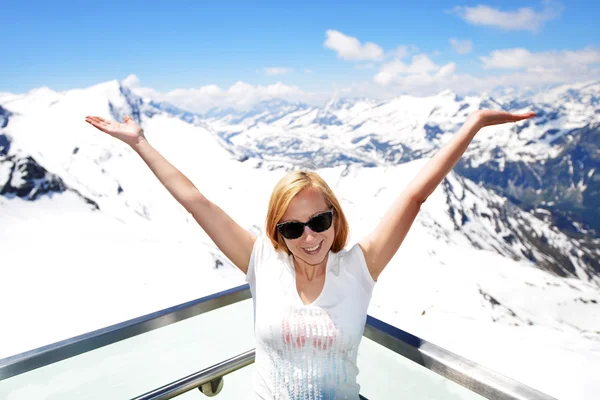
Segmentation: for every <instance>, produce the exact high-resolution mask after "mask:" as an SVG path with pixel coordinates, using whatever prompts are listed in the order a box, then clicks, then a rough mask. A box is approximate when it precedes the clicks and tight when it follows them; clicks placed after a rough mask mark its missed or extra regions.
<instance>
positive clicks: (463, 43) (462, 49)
mask: <svg viewBox="0 0 600 400" xmlns="http://www.w3.org/2000/svg"><path fill="white" fill-rule="evenodd" d="M448 42H450V44H451V45H452V48H453V49H454V51H456V52H457V53H458V54H468V53H470V52H471V51H472V50H473V42H471V41H470V40H458V39H456V38H450V39H449V40H448Z"/></svg>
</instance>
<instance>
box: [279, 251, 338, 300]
mask: <svg viewBox="0 0 600 400" xmlns="http://www.w3.org/2000/svg"><path fill="white" fill-rule="evenodd" d="M334 257H335V256H334V253H333V252H332V251H331V250H329V253H328V254H327V264H326V265H325V282H323V288H322V289H321V293H319V295H318V296H317V298H316V299H314V300H313V301H312V302H311V303H308V304H304V302H303V301H302V298H301V297H300V293H298V288H297V286H296V269H295V268H294V255H293V254H290V255H289V256H288V268H289V270H290V273H291V274H292V290H293V292H294V297H295V299H296V301H297V302H298V303H299V304H300V305H301V306H302V307H311V306H314V305H316V303H317V302H318V301H319V300H320V299H321V297H323V295H324V293H325V289H327V282H329V270H330V269H331V268H330V265H331V262H332V259H333V258H334Z"/></svg>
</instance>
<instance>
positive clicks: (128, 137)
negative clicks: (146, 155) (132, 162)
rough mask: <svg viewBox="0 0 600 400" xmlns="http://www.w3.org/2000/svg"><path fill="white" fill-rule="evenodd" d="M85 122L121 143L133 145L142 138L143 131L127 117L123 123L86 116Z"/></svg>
mask: <svg viewBox="0 0 600 400" xmlns="http://www.w3.org/2000/svg"><path fill="white" fill-rule="evenodd" d="M85 122H87V123H89V124H90V125H92V126H94V127H96V128H98V129H99V130H101V131H102V132H105V133H108V134H109V135H110V136H113V137H115V138H117V139H119V140H122V141H123V142H125V143H127V144H129V145H133V144H135V143H137V142H138V141H139V140H140V139H141V138H143V137H144V130H143V129H142V127H141V126H139V125H138V124H137V123H136V122H135V121H134V120H133V119H132V118H131V117H130V116H129V115H126V116H125V123H124V124H122V123H120V122H115V121H109V120H106V119H104V118H101V117H96V116H89V115H88V116H87V117H85Z"/></svg>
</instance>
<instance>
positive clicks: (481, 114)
mask: <svg viewBox="0 0 600 400" xmlns="http://www.w3.org/2000/svg"><path fill="white" fill-rule="evenodd" d="M474 114H475V117H476V118H479V121H480V122H481V124H482V126H490V125H499V124H505V123H507V122H518V121H522V120H524V119H529V118H533V117H535V113H533V112H528V113H523V114H513V113H509V112H506V111H497V110H479V111H476V112H475V113H474Z"/></svg>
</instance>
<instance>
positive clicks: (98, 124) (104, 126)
mask: <svg viewBox="0 0 600 400" xmlns="http://www.w3.org/2000/svg"><path fill="white" fill-rule="evenodd" d="M88 122H89V123H90V124H91V125H92V126H94V127H95V128H98V129H100V130H101V131H102V132H105V133H110V132H111V129H110V127H109V126H108V125H107V124H106V123H104V122H101V121H97V120H90V121H88Z"/></svg>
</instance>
